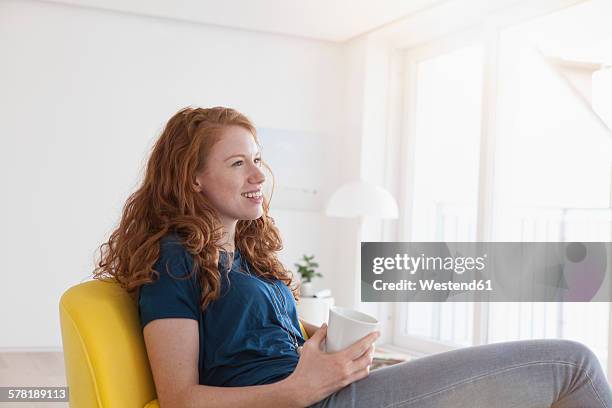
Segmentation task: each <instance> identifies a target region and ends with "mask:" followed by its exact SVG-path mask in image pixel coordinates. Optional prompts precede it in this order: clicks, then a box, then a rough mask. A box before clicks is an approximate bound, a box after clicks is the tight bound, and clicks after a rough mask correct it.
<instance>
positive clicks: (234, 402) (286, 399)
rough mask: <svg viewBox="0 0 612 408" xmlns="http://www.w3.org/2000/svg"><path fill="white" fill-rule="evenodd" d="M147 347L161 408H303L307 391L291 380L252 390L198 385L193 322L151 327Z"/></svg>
mask: <svg viewBox="0 0 612 408" xmlns="http://www.w3.org/2000/svg"><path fill="white" fill-rule="evenodd" d="M143 335H144V340H145V346H146V349H147V354H148V357H149V362H150V365H151V371H152V373H153V380H154V381H155V388H156V390H157V398H158V400H159V405H160V407H161V408H179V407H180V408H184V407H190V408H191V407H193V408H198V407H207V408H208V407H210V408H214V407H279V408H280V407H286V408H293V407H302V406H304V405H303V404H301V403H300V401H301V400H302V399H304V397H306V396H304V395H303V390H298V389H296V388H295V387H294V385H293V382H291V381H289V380H288V378H289V377H287V378H285V379H284V380H281V381H279V382H276V383H273V384H265V385H254V386H248V387H213V386H208V385H199V384H198V365H197V363H198V353H199V333H198V322H197V321H196V320H193V319H182V318H168V319H157V320H153V321H151V322H150V323H148V324H147V325H146V326H145V327H144V330H143Z"/></svg>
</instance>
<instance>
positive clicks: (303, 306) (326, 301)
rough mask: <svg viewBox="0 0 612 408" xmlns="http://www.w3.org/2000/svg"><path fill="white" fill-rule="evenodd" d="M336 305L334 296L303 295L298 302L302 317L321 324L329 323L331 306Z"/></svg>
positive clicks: (299, 313)
mask: <svg viewBox="0 0 612 408" xmlns="http://www.w3.org/2000/svg"><path fill="white" fill-rule="evenodd" d="M333 305H334V298H333V297H326V298H315V297H302V298H300V301H299V302H297V313H298V317H299V318H300V319H303V320H305V321H307V322H308V323H312V324H314V325H317V326H321V325H322V324H323V323H329V322H328V320H329V308H330V307H331V306H333Z"/></svg>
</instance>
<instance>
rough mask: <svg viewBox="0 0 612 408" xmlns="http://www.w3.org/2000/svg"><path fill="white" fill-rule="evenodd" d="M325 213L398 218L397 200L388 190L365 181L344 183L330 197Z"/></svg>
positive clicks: (348, 216) (347, 216)
mask: <svg viewBox="0 0 612 408" xmlns="http://www.w3.org/2000/svg"><path fill="white" fill-rule="evenodd" d="M325 214H326V215H328V216H330V217H340V218H352V217H374V218H383V219H392V218H397V216H398V209H397V202H396V201H395V199H394V198H393V196H392V195H391V193H389V192H388V191H387V190H385V189H384V188H382V187H380V186H376V185H374V184H370V183H366V182H364V181H351V182H349V183H346V184H343V185H342V186H341V187H340V188H339V189H337V190H336V191H335V192H334V193H333V194H332V196H331V198H330V199H329V202H328V203H327V207H326V209H325Z"/></svg>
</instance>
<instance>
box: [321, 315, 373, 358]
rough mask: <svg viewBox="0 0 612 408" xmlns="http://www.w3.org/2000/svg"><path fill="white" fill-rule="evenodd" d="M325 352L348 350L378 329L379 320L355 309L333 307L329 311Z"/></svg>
mask: <svg viewBox="0 0 612 408" xmlns="http://www.w3.org/2000/svg"><path fill="white" fill-rule="evenodd" d="M327 326H328V327H327V336H326V339H325V351H326V352H328V353H332V352H335V351H339V350H342V349H345V348H347V347H348V346H350V345H352V344H354V343H355V342H356V341H358V340H359V339H361V338H363V337H365V336H367V335H368V334H369V333H372V332H373V331H376V330H377V329H378V320H377V319H376V318H374V317H372V316H370V315H368V314H365V313H363V312H359V311H357V310H353V309H347V308H344V307H339V306H332V307H330V309H329V323H328V324H327Z"/></svg>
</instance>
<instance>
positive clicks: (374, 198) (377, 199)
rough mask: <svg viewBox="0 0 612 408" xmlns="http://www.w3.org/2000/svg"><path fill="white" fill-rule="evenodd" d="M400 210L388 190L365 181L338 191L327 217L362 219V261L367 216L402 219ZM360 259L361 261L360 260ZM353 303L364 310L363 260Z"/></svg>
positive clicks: (357, 267) (358, 245)
mask: <svg viewBox="0 0 612 408" xmlns="http://www.w3.org/2000/svg"><path fill="white" fill-rule="evenodd" d="M398 213H399V211H398V208H397V202H396V201H395V198H393V196H392V195H391V193H389V192H388V191H387V190H385V189H384V188H382V187H380V186H377V185H374V184H370V183H367V182H364V181H351V182H348V183H346V184H343V185H342V186H340V188H338V189H337V190H336V191H335V192H334V193H333V194H332V196H331V198H330V199H329V201H328V203H327V206H326V208H325V214H326V215H327V216H330V217H340V218H353V217H358V218H359V224H358V225H359V226H358V229H357V240H356V243H355V244H356V245H355V255H356V258H357V257H359V258H361V255H360V254H361V231H362V229H363V221H364V218H366V217H371V218H381V219H393V218H397V217H398ZM356 260H357V259H356ZM354 271H355V272H354V276H353V279H354V282H349V285H351V284H353V287H354V291H353V295H352V296H353V304H354V307H355V308H356V309H359V308H360V306H361V305H360V302H359V299H360V298H361V291H360V286H359V284H358V283H359V282H360V281H361V277H360V271H361V260H360V259H358V260H357V264H356V265H354Z"/></svg>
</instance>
